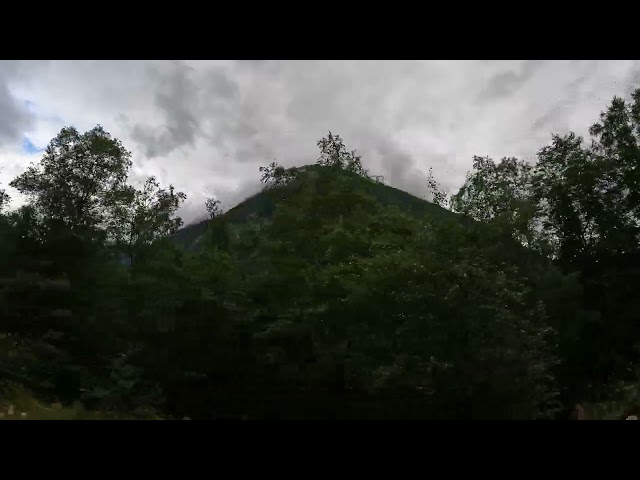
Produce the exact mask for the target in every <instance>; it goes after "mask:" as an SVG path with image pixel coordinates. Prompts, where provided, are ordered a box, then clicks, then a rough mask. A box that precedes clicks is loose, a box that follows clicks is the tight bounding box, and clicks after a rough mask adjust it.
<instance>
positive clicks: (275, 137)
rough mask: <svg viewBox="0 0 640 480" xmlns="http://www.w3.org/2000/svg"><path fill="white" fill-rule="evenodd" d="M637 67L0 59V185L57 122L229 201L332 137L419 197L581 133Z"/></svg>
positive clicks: (136, 179)
mask: <svg viewBox="0 0 640 480" xmlns="http://www.w3.org/2000/svg"><path fill="white" fill-rule="evenodd" d="M636 87H640V61H622V60H616V61H610V60H605V61H596V60H580V61H577V60H526V61H519V60H518V61H506V60H483V61H480V60H467V61H445V60H435V61H404V60H403V61H400V60H389V61H369V60H367V61H357V60H354V61H346V60H339V61H302V60H297V61H294V60H291V61H280V60H277V61H256V60H239V61H232V60H224V61H203V60H198V61H186V60H185V61H182V60H180V61H168V60H167V61H158V60H154V61H137V60H126V61H106V60H97V61H53V60H50V61H15V60H12V61H6V60H5V61H0V170H1V171H0V188H4V189H6V191H7V193H9V194H10V195H11V196H12V199H13V201H12V204H11V205H12V207H17V206H19V205H20V204H21V203H22V202H23V201H24V198H22V197H20V195H19V194H18V193H17V192H16V191H15V190H13V189H12V188H10V187H8V186H7V184H8V183H9V181H10V180H11V179H13V178H14V177H15V176H17V175H18V174H20V173H21V172H22V171H24V169H25V168H26V167H27V166H28V165H29V164H30V163H31V162H37V161H38V159H39V158H40V156H41V155H42V151H43V149H44V148H45V147H46V145H47V144H48V142H49V141H50V140H51V139H52V138H53V137H54V136H55V135H56V134H57V133H58V132H59V131H60V129H61V128H62V127H63V126H68V125H73V126H75V127H76V128H78V129H79V130H80V131H86V130H89V129H91V128H92V127H94V126H95V125H97V124H100V125H102V126H103V127H104V128H105V129H106V130H107V131H109V132H110V133H111V134H112V135H113V136H114V137H116V138H118V139H120V140H121V141H122V142H123V144H124V146H125V147H126V148H127V149H128V150H129V151H131V152H132V155H133V157H132V159H133V168H132V171H131V174H130V177H129V179H130V183H132V184H134V185H137V184H140V183H141V182H143V181H144V179H145V178H146V177H147V176H149V175H155V176H156V177H157V178H158V180H159V181H160V182H161V184H162V185H165V186H168V185H169V184H170V183H171V184H173V185H174V186H175V187H176V188H177V189H178V190H181V191H183V192H185V193H186V194H187V201H186V202H185V204H184V205H183V207H182V208H181V210H180V212H179V213H180V215H181V216H182V218H183V219H184V220H185V222H186V223H190V222H193V221H196V220H199V219H201V218H204V217H205V216H206V211H205V208H204V200H205V199H206V198H207V197H216V198H218V199H219V200H221V202H222V204H223V206H224V207H226V208H230V207H233V206H234V205H236V204H237V203H239V202H240V201H242V200H243V199H244V198H246V197H248V196H250V195H252V194H254V193H256V192H257V191H258V190H259V189H260V182H259V179H260V173H259V171H258V168H259V166H261V165H266V164H268V163H270V162H272V161H273V160H275V161H277V162H278V163H280V164H282V165H284V166H287V167H289V166H297V165H304V164H309V163H314V162H315V161H316V160H317V158H318V156H319V151H318V148H317V146H316V142H317V141H318V140H319V139H321V138H322V137H323V136H325V135H326V134H327V132H328V131H329V130H330V131H331V132H332V133H334V134H339V135H340V136H341V137H342V138H343V139H344V141H345V144H346V146H347V147H348V148H349V149H350V150H351V149H355V150H357V152H358V153H359V154H360V155H361V156H362V162H363V165H364V166H365V167H366V168H368V169H369V170H370V171H371V173H373V174H376V175H382V176H384V177H385V180H386V183H387V184H389V185H392V186H394V187H396V188H400V189H403V190H406V191H408V192H410V193H412V194H414V195H417V196H420V197H425V196H426V195H427V192H426V179H427V176H428V172H429V167H433V172H434V176H435V178H436V180H438V181H439V182H440V183H441V185H442V186H443V187H444V189H445V190H447V191H448V192H449V193H454V192H455V191H457V189H458V188H459V187H460V186H461V185H462V184H463V182H464V179H465V175H466V173H467V171H468V170H469V169H470V168H471V166H472V162H473V156H474V155H481V156H485V155H488V156H491V157H493V158H495V159H496V160H498V159H500V158H502V157H505V156H515V157H519V158H524V159H526V160H529V161H534V160H535V154H536V152H537V151H538V150H539V149H540V148H541V147H542V146H544V145H546V144H548V143H549V141H550V140H551V134H552V133H560V134H564V133H567V132H569V131H574V132H576V133H577V134H580V135H587V129H588V127H589V126H590V125H591V124H592V123H594V122H595V121H596V120H597V119H598V114H599V112H600V111H602V110H603V109H605V108H606V106H607V105H608V103H609V102H610V101H611V99H612V98H613V96H614V95H618V96H623V97H628V96H629V95H630V93H631V91H632V90H633V89H634V88H636Z"/></svg>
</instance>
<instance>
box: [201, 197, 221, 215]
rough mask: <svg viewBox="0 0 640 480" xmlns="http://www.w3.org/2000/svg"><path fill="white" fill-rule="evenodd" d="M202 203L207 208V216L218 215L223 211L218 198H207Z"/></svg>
mask: <svg viewBox="0 0 640 480" xmlns="http://www.w3.org/2000/svg"><path fill="white" fill-rule="evenodd" d="M204 205H205V207H206V209H207V213H208V214H209V218H211V219H213V218H216V217H219V216H220V215H222V214H223V213H224V211H223V209H222V206H221V204H220V200H218V199H214V198H207V199H206V200H205V202H204Z"/></svg>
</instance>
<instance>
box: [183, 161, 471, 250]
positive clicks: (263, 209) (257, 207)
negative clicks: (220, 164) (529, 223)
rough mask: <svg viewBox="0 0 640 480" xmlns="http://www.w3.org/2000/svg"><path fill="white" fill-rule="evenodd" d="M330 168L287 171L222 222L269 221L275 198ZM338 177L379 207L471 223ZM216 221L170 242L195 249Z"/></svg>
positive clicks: (361, 180) (366, 182) (395, 192)
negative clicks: (284, 179)
mask: <svg viewBox="0 0 640 480" xmlns="http://www.w3.org/2000/svg"><path fill="white" fill-rule="evenodd" d="M329 169H331V167H325V166H320V165H305V166H303V167H294V168H291V169H289V170H287V172H290V173H294V174H295V180H293V181H291V182H289V183H287V184H286V185H283V186H278V187H274V188H268V189H264V190H262V191H260V192H258V193H256V194H255V195H253V196H251V197H249V198H247V199H246V200H244V201H243V202H241V203H239V204H238V205H236V206H235V207H234V208H232V209H230V210H229V211H227V212H226V213H225V214H224V215H222V216H221V219H223V220H224V221H225V222H226V223H227V224H231V225H239V224H244V223H247V222H249V221H252V220H257V219H269V218H271V216H272V214H273V212H274V211H275V206H276V202H277V199H283V198H287V197H288V196H291V195H293V194H294V193H295V191H296V190H297V189H299V188H300V186H301V185H302V184H305V183H308V182H313V181H314V180H315V178H316V177H317V176H318V175H320V174H322V173H327V172H328V171H329ZM337 174H338V175H340V176H343V177H344V178H345V179H346V180H347V181H348V182H350V183H351V185H352V188H353V190H354V191H359V192H361V193H364V194H367V195H369V196H371V197H372V198H373V199H375V200H376V201H377V202H379V204H380V205H382V206H395V207H398V208H400V209H401V210H402V211H404V212H406V213H409V214H410V215H412V216H415V217H416V218H425V217H426V218H428V219H429V220H430V221H435V222H437V221H446V220H454V221H456V222H462V223H465V224H469V223H472V221H471V220H470V219H468V218H466V217H463V216H461V215H458V214H456V213H453V212H451V211H449V210H447V209H445V208H442V207H440V206H438V205H436V204H434V203H432V202H429V201H427V200H425V199H422V198H418V197H416V196H414V195H411V194H410V193H407V192H405V191H403V190H399V189H397V188H394V187H391V186H389V185H385V184H384V183H381V182H380V181H377V180H375V179H372V178H365V177H362V176H360V175H357V174H354V173H350V172H346V171H339V172H337ZM215 222H216V220H211V219H206V220H202V221H200V222H197V223H193V224H191V225H187V226H185V227H183V228H181V229H180V230H179V231H178V232H176V233H175V234H174V236H173V239H174V240H175V241H176V242H177V243H178V244H179V245H181V246H183V247H185V248H188V249H193V248H196V246H197V244H198V242H199V239H201V237H202V236H203V235H204V233H205V232H206V231H207V228H208V227H209V226H210V225H212V224H213V223H215Z"/></svg>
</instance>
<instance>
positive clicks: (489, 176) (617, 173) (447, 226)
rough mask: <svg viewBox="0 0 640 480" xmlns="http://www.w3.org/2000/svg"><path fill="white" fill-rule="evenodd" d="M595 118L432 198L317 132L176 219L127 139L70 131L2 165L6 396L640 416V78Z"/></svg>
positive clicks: (486, 162)
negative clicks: (249, 180) (296, 152)
mask: <svg viewBox="0 0 640 480" xmlns="http://www.w3.org/2000/svg"><path fill="white" fill-rule="evenodd" d="M589 133H590V142H589V143H588V142H586V141H585V140H584V139H583V138H581V137H579V136H577V135H575V134H574V133H567V134H562V135H553V137H552V139H551V142H550V143H549V144H548V145H546V146H544V147H542V148H541V149H540V150H539V152H538V153H537V159H536V161H535V162H533V163H529V162H525V161H523V160H521V159H517V158H503V159H501V160H499V161H496V160H494V159H491V158H486V157H475V158H474V161H473V169H472V171H470V172H469V173H468V175H467V178H466V181H465V183H464V185H463V186H462V187H461V188H460V190H459V191H458V192H457V193H455V194H453V195H451V196H447V194H446V193H445V192H444V191H443V190H442V189H441V188H440V187H439V184H438V182H437V181H436V180H435V178H434V176H433V175H430V176H429V179H428V181H427V182H426V184H425V187H424V188H425V190H424V196H425V197H427V198H428V199H429V200H428V201H427V200H423V199H420V198H417V197H415V196H412V195H409V194H408V193H406V192H403V191H401V190H398V189H395V188H393V187H391V186H389V185H387V184H386V183H385V180H384V179H383V178H381V177H379V176H375V175H372V174H371V173H370V172H369V171H368V170H366V169H365V168H364V166H363V164H362V160H361V158H360V157H359V156H358V155H357V154H356V152H355V151H349V150H348V149H347V148H346V146H345V144H344V142H343V139H342V138H341V137H340V136H338V135H333V134H331V133H329V134H328V135H327V136H326V137H325V138H323V139H322V140H320V141H319V142H318V148H319V150H320V155H319V159H318V161H317V163H316V164H315V165H306V166H301V167H298V168H288V169H286V168H284V167H282V166H279V165H278V164H277V163H275V162H274V163H272V164H270V165H266V166H264V167H261V168H260V172H259V174H260V175H261V180H262V182H263V184H264V188H263V189H262V191H261V192H259V193H258V194H256V195H254V196H253V197H251V198H249V199H247V200H245V201H244V202H242V203H241V204H240V205H237V206H236V207H234V208H232V209H230V210H229V211H227V212H223V211H222V209H221V207H220V203H219V202H218V201H217V200H215V199H209V200H207V202H206V205H203V211H204V210H205V208H206V211H207V212H208V214H209V218H208V219H207V220H206V221H203V222H200V223H197V224H193V225H189V226H186V227H182V220H181V219H180V218H179V217H178V216H177V215H176V212H177V211H178V209H179V208H180V205H181V203H182V202H183V201H184V200H185V198H186V197H185V195H184V194H183V193H181V192H180V191H178V190H176V189H175V188H174V187H173V186H172V185H170V186H161V185H160V184H159V182H158V181H157V180H156V179H155V178H153V177H151V178H149V179H148V180H147V181H146V182H145V183H144V184H143V185H142V186H141V187H140V188H134V187H132V186H131V185H130V184H128V183H127V179H128V174H129V170H130V168H131V166H132V160H131V154H130V153H129V152H128V151H127V150H126V148H125V147H124V146H123V145H122V143H121V142H120V141H119V140H117V139H115V138H113V137H112V136H111V135H110V134H109V133H108V132H106V131H105V130H104V129H103V128H102V127H100V126H97V127H96V128H94V129H92V130H90V131H88V132H86V133H81V132H79V131H78V130H77V129H75V128H73V127H65V128H63V129H62V130H61V131H60V133H59V134H58V135H57V136H56V137H55V138H54V139H52V140H51V142H50V143H49V145H48V147H47V148H46V150H45V152H44V153H43V154H42V155H41V157H40V158H39V161H38V162H37V163H36V164H32V165H31V166H29V167H28V168H27V169H26V171H24V173H22V174H21V175H19V176H18V177H16V178H15V179H14V180H13V181H12V182H11V183H10V185H11V186H12V187H13V188H15V189H17V190H18V191H19V192H20V193H21V194H23V195H24V196H25V198H26V199H27V201H26V203H25V204H24V205H22V206H21V207H19V208H14V209H10V208H9V200H10V199H9V197H8V195H7V194H6V193H5V191H4V190H0V406H2V407H3V408H5V410H6V408H7V406H8V405H10V404H11V405H10V406H9V407H8V408H10V409H11V411H10V412H9V414H13V413H14V412H13V409H14V405H13V404H12V402H13V403H15V402H16V400H15V398H16V395H17V396H22V397H25V396H27V397H28V398H29V399H31V400H30V401H32V402H33V403H35V404H37V405H48V406H49V407H47V408H46V409H45V410H47V411H49V410H52V409H55V408H57V409H58V411H59V412H64V411H67V410H65V409H82V411H83V412H84V415H86V417H87V418H116V417H117V418H164V419H181V418H185V417H188V418H192V419H222V418H232V419H292V418H303V419H349V418H366V419H382V418H396V419H567V418H569V417H570V415H571V413H570V412H571V411H572V410H573V409H574V407H575V405H576V404H581V405H586V406H588V409H590V410H589V411H590V412H591V415H592V416H593V418H596V417H598V418H608V417H611V418H625V416H626V415H631V414H637V413H638V412H637V411H636V410H634V409H637V408H638V407H637V404H638V403H639V402H640V400H639V394H640V389H638V387H637V386H638V385H639V384H640V296H638V295H637V294H636V293H637V292H636V290H637V288H638V286H640V243H639V240H640V89H638V90H636V91H635V93H634V94H633V95H632V97H631V98H630V99H627V100H625V99H622V98H618V97H616V98H614V99H613V101H612V102H611V104H610V105H609V106H608V108H607V109H606V111H605V112H603V113H602V114H601V115H600V118H599V119H598V121H597V123H595V124H593V125H592V126H591V128H590V129H589ZM436 173H437V172H436ZM3 207H4V208H3ZM25 392H26V393H25ZM54 406H55V407H54ZM16 408H17V409H18V410H20V408H22V409H25V408H26V407H20V406H18V407H16ZM43 409H44V407H43ZM16 411H17V410H16ZM23 413H24V415H23V417H25V416H28V415H29V416H33V417H34V418H38V416H37V414H35V413H32V412H23ZM61 414H62V413H61ZM2 416H3V417H4V416H5V412H4V411H2ZM92 416H93V417H92ZM607 416H608V417H607ZM5 418H7V417H5ZM40 418H43V417H42V416H41V417H40ZM69 418H71V417H69Z"/></svg>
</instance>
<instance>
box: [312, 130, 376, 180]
mask: <svg viewBox="0 0 640 480" xmlns="http://www.w3.org/2000/svg"><path fill="white" fill-rule="evenodd" d="M317 144H318V148H319V149H320V158H318V161H317V162H316V163H317V164H318V165H322V166H327V167H336V168H340V169H342V170H346V171H349V172H352V173H355V174H357V175H360V176H363V177H368V171H367V170H365V169H364V167H363V166H362V161H361V157H360V156H359V155H356V151H355V150H352V151H348V150H347V147H345V145H344V141H343V140H342V138H341V137H340V135H333V134H332V133H331V132H329V134H328V135H327V136H326V137H323V138H322V139H320V140H318V142H317Z"/></svg>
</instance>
